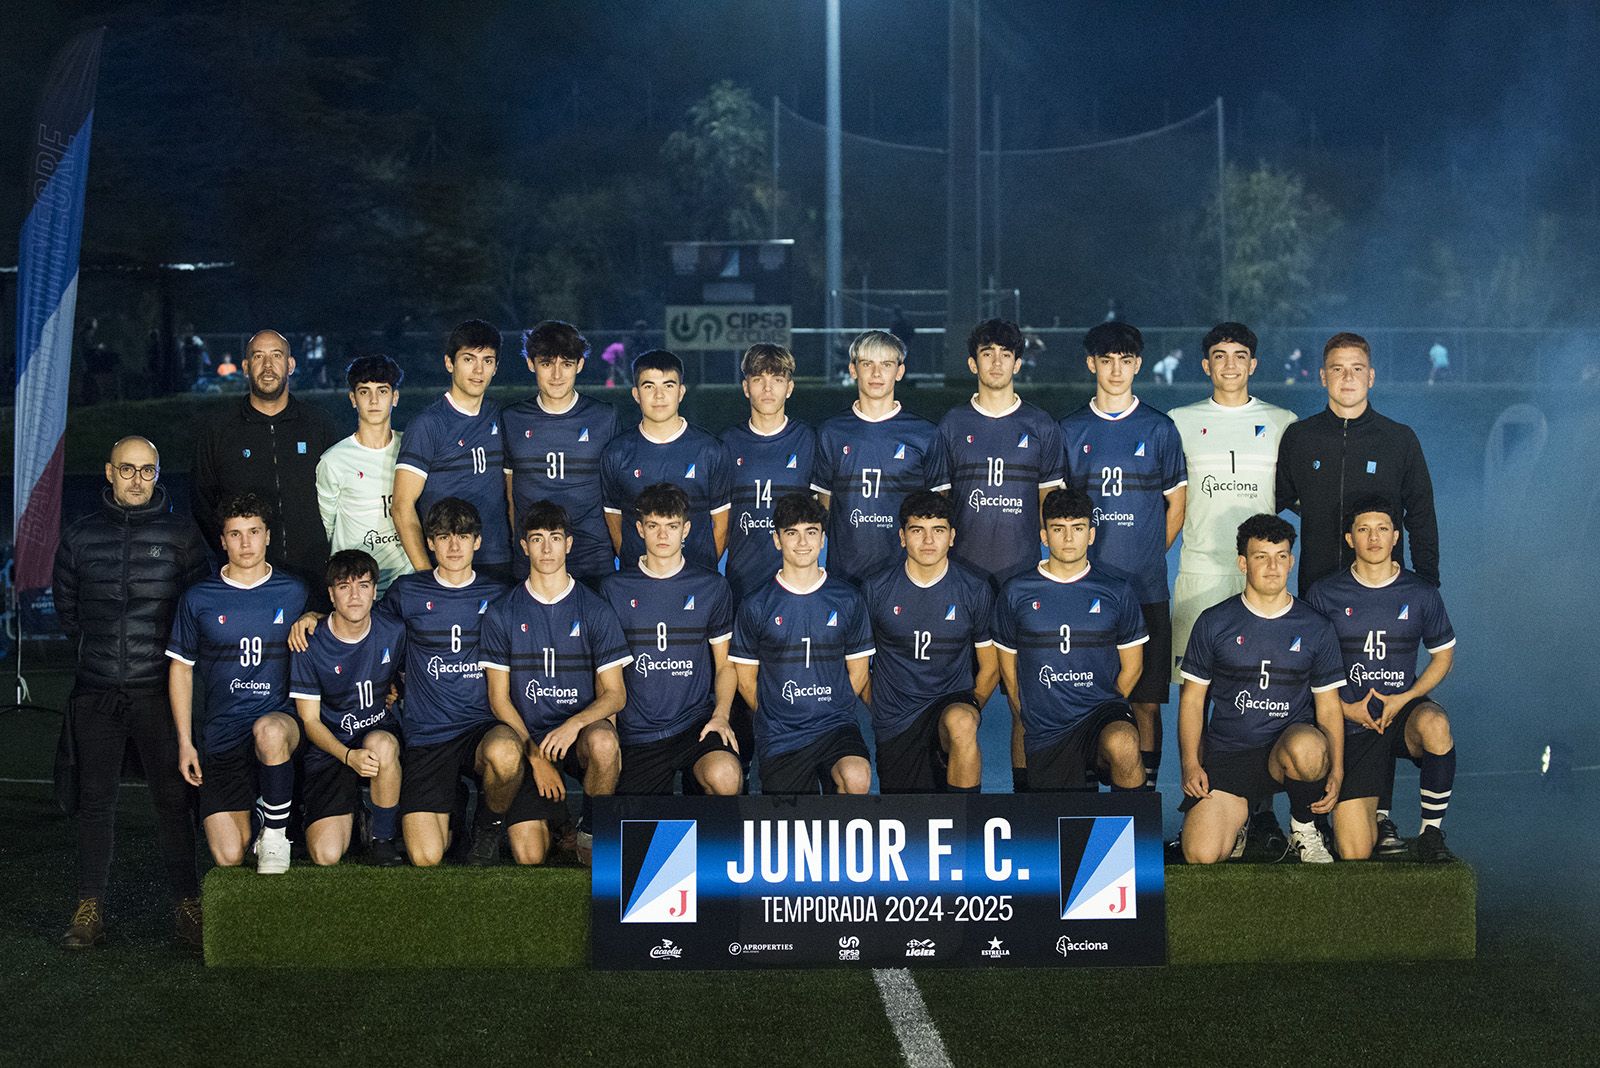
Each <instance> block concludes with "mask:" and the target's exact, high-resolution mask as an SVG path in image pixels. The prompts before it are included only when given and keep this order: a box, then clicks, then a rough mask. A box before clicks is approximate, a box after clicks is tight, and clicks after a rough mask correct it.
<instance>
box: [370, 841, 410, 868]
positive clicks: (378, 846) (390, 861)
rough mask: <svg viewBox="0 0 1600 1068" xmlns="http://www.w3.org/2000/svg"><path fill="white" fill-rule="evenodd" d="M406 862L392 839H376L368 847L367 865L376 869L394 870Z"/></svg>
mask: <svg viewBox="0 0 1600 1068" xmlns="http://www.w3.org/2000/svg"><path fill="white" fill-rule="evenodd" d="M405 862H406V860H405V858H404V857H402V856H401V855H400V850H399V849H398V848H397V847H396V846H395V844H394V839H392V838H374V839H373V840H372V844H371V845H370V846H368V847H367V863H368V864H370V865H372V866H373V867H374V868H394V867H398V866H399V865H401V864H404V863H405Z"/></svg>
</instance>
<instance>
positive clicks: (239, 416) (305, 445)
mask: <svg viewBox="0 0 1600 1068" xmlns="http://www.w3.org/2000/svg"><path fill="white" fill-rule="evenodd" d="M294 366H295V363H294V355H293V354H292V353H291V352H290V351H289V342H288V340H287V339H285V338H284V336H283V335H282V334H280V333H278V332H277V331H276V330H262V331H259V332H258V333H256V334H255V335H254V336H253V337H251V338H250V341H249V342H248V343H247V344H246V345H245V349H244V359H243V362H242V363H241V365H240V370H241V372H242V373H243V374H244V376H245V379H246V380H247V381H248V382H249V384H250V392H249V393H248V394H247V395H246V396H245V397H243V398H242V399H240V400H237V401H233V400H228V401H224V402H223V404H222V406H221V408H220V409H219V410H217V411H215V412H213V413H211V415H210V416H209V417H208V418H207V419H206V420H205V421H204V422H203V423H202V424H201V427H200V432H199V434H198V436H197V438H196V441H195V458H194V467H193V485H192V487H191V490H190V503H191V504H192V505H193V507H194V517H195V520H196V521H197V522H198V523H199V524H200V529H201V531H202V532H203V533H204V534H205V537H206V544H207V545H209V546H213V547H217V546H220V545H221V544H222V540H221V535H222V525H221V524H220V523H219V522H218V521H217V507H218V506H219V505H220V504H221V503H222V502H223V501H224V500H225V499H227V498H228V497H231V496H233V495H234V494H235V493H254V494H256V495H257V496H259V497H261V498H262V499H263V500H265V501H266V502H267V503H268V504H269V505H271V506H272V512H273V516H274V518H273V521H272V541H271V544H270V546H269V547H268V549H267V560H268V562H269V563H271V564H272V565H273V566H274V567H277V568H281V569H283V570H284V571H287V572H289V573H291V574H293V575H295V576H297V577H299V578H301V579H303V580H305V582H306V585H307V586H308V587H309V588H310V589H312V590H314V591H321V590H323V589H324V588H325V587H324V584H323V582H322V568H323V565H324V564H325V563H326V562H327V559H328V552H329V550H328V535H327V533H326V532H325V531H324V529H323V526H322V515H321V513H320V512H319V511H318V510H317V485H316V482H317V460H318V459H319V458H320V457H321V456H322V453H323V450H324V449H326V448H327V447H328V446H330V445H332V444H334V443H335V442H336V441H338V440H339V439H340V438H341V437H342V436H343V435H342V434H341V433H340V432H339V430H338V428H337V427H336V426H335V425H334V421H333V419H332V417H330V416H329V415H328V414H327V413H326V412H324V411H323V410H322V409H321V408H318V407H316V406H315V405H312V404H306V403H304V402H302V401H300V400H299V399H297V398H295V397H293V396H291V395H290V393H289V380H290V378H291V377H292V376H293V374H294ZM218 562H219V563H220V562H221V560H220V557H219V559H218Z"/></svg>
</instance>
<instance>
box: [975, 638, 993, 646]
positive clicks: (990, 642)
mask: <svg viewBox="0 0 1600 1068" xmlns="http://www.w3.org/2000/svg"><path fill="white" fill-rule="evenodd" d="M994 646H995V640H994V639H993V638H990V639H989V640H988V641H986V642H973V643H972V647H973V648H974V649H992V648H993V647H994Z"/></svg>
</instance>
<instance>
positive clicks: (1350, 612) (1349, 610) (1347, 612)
mask: <svg viewBox="0 0 1600 1068" xmlns="http://www.w3.org/2000/svg"><path fill="white" fill-rule="evenodd" d="M1344 614H1345V615H1347V616H1353V615H1355V614H1356V610H1355V609H1354V608H1348V607H1347V608H1346V609H1345V610H1344Z"/></svg>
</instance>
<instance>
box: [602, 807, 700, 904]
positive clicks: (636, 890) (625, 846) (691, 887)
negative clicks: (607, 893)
mask: <svg viewBox="0 0 1600 1068" xmlns="http://www.w3.org/2000/svg"><path fill="white" fill-rule="evenodd" d="M695 846H696V835H695V821H694V820H623V821H622V879H621V894H620V895H619V899H620V900H621V902H622V922H623V923H694V922H695V913H696V898H697V896H698V894H697V892H696V890H697V887H696V881H695V860H696V851H695Z"/></svg>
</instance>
